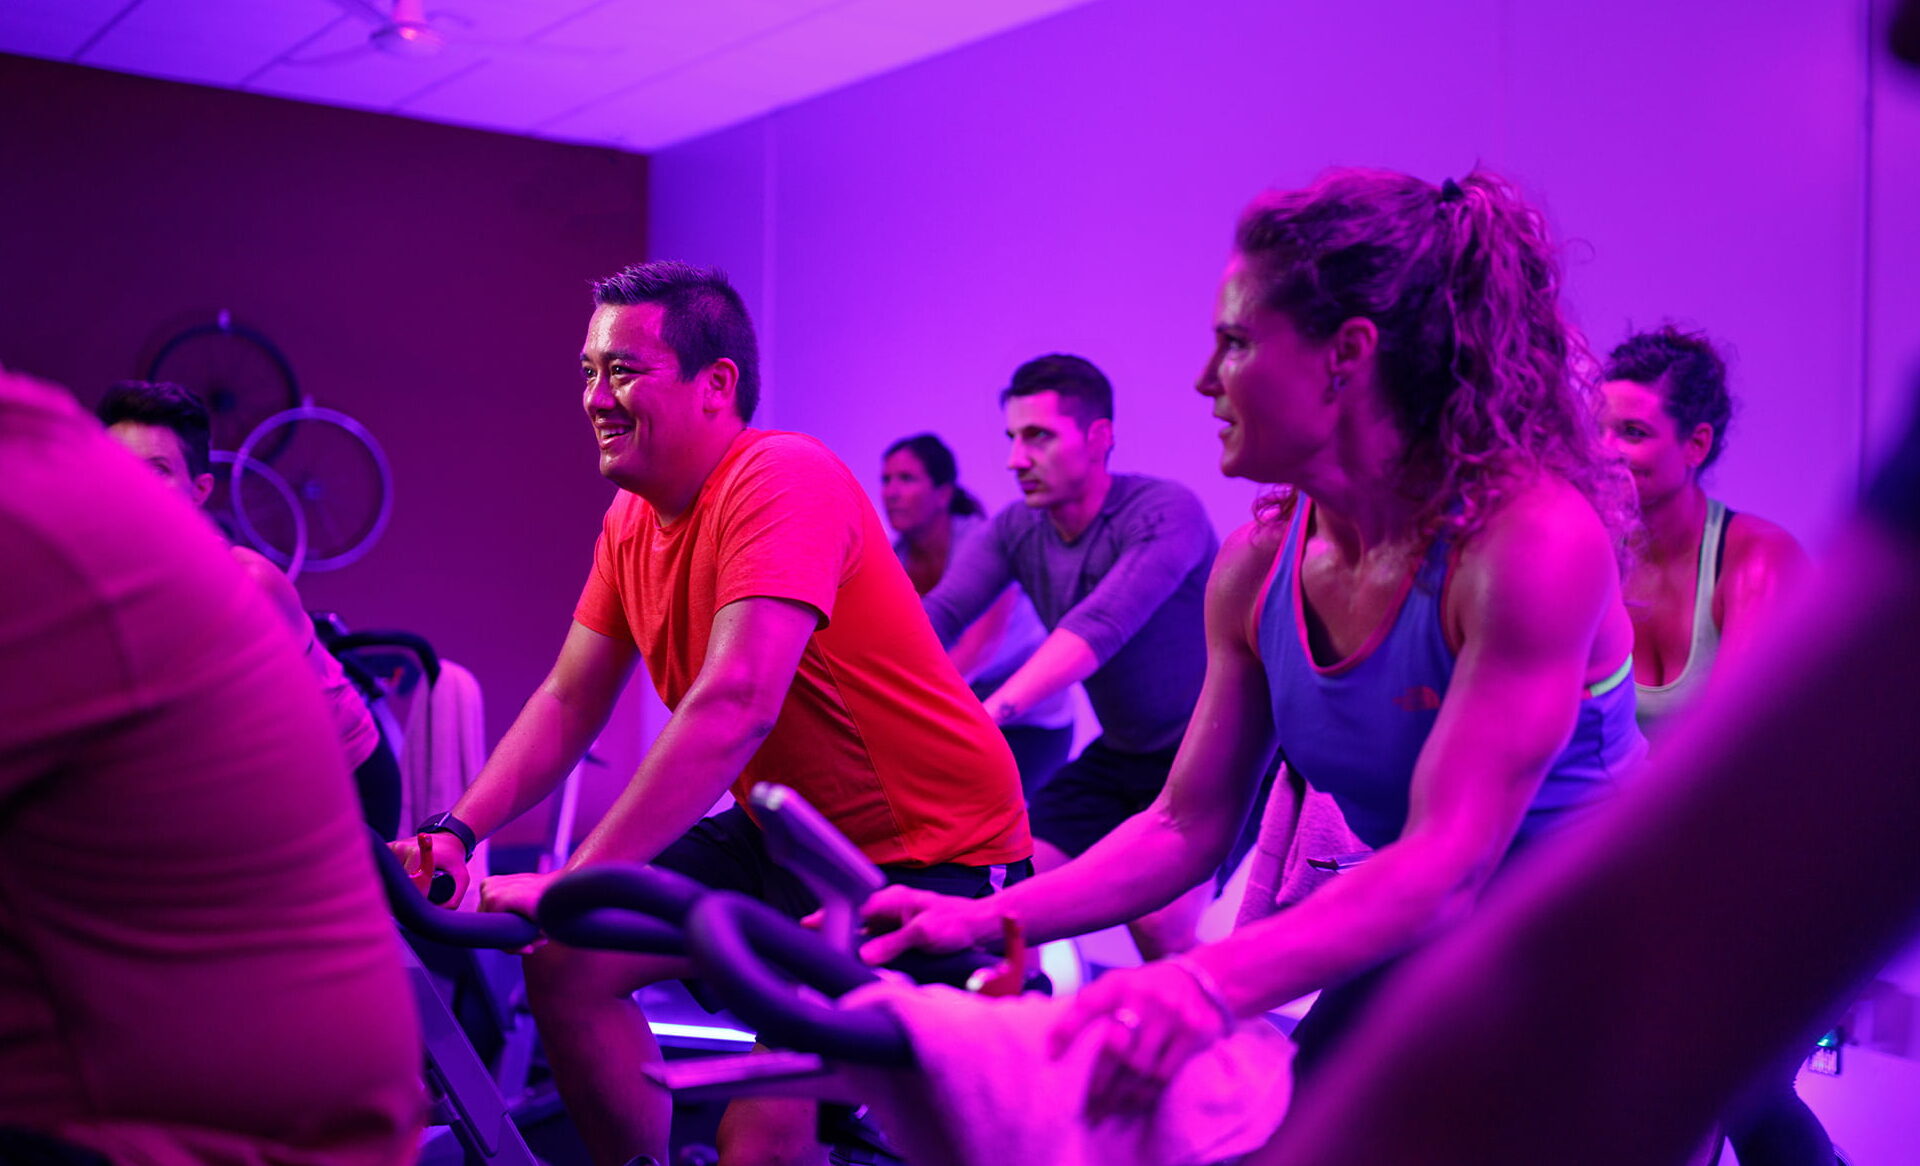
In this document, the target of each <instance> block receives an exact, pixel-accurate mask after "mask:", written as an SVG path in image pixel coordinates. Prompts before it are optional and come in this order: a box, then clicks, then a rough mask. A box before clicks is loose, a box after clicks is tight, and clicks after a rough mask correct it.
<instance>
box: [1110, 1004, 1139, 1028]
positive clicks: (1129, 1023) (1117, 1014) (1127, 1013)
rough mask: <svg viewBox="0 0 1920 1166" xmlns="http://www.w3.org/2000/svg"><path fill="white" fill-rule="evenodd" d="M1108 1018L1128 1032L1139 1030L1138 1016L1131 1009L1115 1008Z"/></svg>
mask: <svg viewBox="0 0 1920 1166" xmlns="http://www.w3.org/2000/svg"><path fill="white" fill-rule="evenodd" d="M1108 1017H1109V1019H1111V1020H1112V1021H1113V1022H1114V1023H1115V1024H1117V1025H1119V1026H1120V1027H1121V1028H1124V1029H1126V1030H1127V1031H1128V1032H1136V1031H1138V1030H1139V1028H1140V1014H1139V1013H1138V1012H1135V1011H1134V1010H1133V1009H1131V1008H1116V1009H1114V1010H1113V1011H1112V1012H1111V1013H1109V1014H1108Z"/></svg>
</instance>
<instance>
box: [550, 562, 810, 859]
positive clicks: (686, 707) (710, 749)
mask: <svg viewBox="0 0 1920 1166" xmlns="http://www.w3.org/2000/svg"><path fill="white" fill-rule="evenodd" d="M819 626H820V613H819V612H817V611H815V610H814V609H813V608H811V607H808V606H807V605H805V604H802V603H796V602H793V601H791V600H786V599H767V598H753V599H742V600H737V601H735V602H733V603H729V604H727V605H726V606H725V607H723V608H721V609H720V610H719V612H718V613H716V614H715V616H714V620H713V634H712V637H711V638H710V639H709V640H708V642H707V657H706V661H705V663H703V664H702V665H701V667H700V675H699V676H698V677H696V678H695V679H694V682H693V687H691V688H689V689H688V690H687V695H686V697H685V698H684V699H682V700H681V702H680V704H679V707H677V708H676V709H674V712H673V716H672V717H671V718H669V719H668V721H667V727H666V728H665V729H663V730H661V733H660V737H659V739H658V740H656V741H655V742H654V744H653V748H651V749H649V750H648V751H647V756H646V758H645V759H644V760H642V761H641V763H640V768H639V769H637V770H636V771H634V775H633V778H632V779H631V780H630V781H628V782H627V787H626V789H624V790H622V791H621V793H620V796H619V798H618V799H616V800H615V801H614V803H613V807H612V808H611V809H609V810H608V811H607V814H606V817H604V818H602V819H601V820H600V824H599V825H597V826H595V827H594V828H593V831H592V833H590V834H588V835H587V837H586V839H585V840H584V841H583V842H581V844H580V847H579V849H578V850H576V851H574V854H573V858H572V859H571V860H570V861H569V862H568V863H567V867H568V869H570V870H571V869H575V868H578V867H581V866H584V865H587V864H589V863H594V862H604V861H613V860H618V861H629V862H646V861H648V860H650V859H652V858H653V857H654V856H655V855H656V854H658V853H659V852H660V851H661V850H663V849H665V848H666V846H667V844H668V843H670V842H672V841H673V840H674V839H676V838H678V837H679V836H680V835H682V834H684V833H686V832H687V830H688V829H689V828H691V827H692V826H693V824H694V823H695V822H697V821H699V820H700V817H701V816H702V815H703V814H705V813H706V812H707V810H708V809H709V808H711V807H712V805H713V803H714V801H715V800H716V799H717V798H719V796H720V794H721V792H722V791H724V790H725V789H726V788H727V786H728V785H729V784H730V783H731V782H732V781H733V780H734V779H735V778H737V777H739V776H740V771H741V769H743V768H745V766H746V764H747V761H748V760H749V759H750V758H752V756H753V754H754V751H755V750H757V749H759V748H760V743H761V742H762V741H764V740H766V738H767V734H769V733H771V732H772V731H773V726H774V722H775V721H776V720H777V719H778V718H779V716H780V707H781V705H782V704H784V703H785V701H786V698H787V690H788V688H790V687H791V686H792V684H793V676H794V672H795V671H796V670H797V669H798V668H799V666H800V656H801V654H802V653H803V652H805V651H806V647H807V641H808V639H809V638H811V637H812V635H813V633H814V631H815V630H816V629H817V628H818V627H819Z"/></svg>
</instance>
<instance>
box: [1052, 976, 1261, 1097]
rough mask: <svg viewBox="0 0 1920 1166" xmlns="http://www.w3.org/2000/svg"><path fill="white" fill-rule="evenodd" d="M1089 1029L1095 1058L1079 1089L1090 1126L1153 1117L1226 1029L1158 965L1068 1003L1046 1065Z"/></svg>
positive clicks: (1186, 985) (1189, 985)
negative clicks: (1171, 1087) (1185, 1070)
mask: <svg viewBox="0 0 1920 1166" xmlns="http://www.w3.org/2000/svg"><path fill="white" fill-rule="evenodd" d="M1089 1028H1092V1029H1096V1030H1097V1031H1098V1036H1097V1039H1098V1040H1099V1041H1100V1052H1099V1054H1098V1055H1097V1056H1096V1058H1095V1059H1094V1063H1093V1075H1092V1077H1091V1078H1090V1079H1089V1080H1088V1082H1087V1108H1086V1116H1087V1119H1088V1120H1089V1121H1090V1122H1094V1123H1096V1124H1097V1123H1099V1122H1101V1121H1104V1120H1106V1119H1107V1118H1109V1117H1113V1116H1117V1115H1121V1114H1146V1113H1151V1112H1153V1109H1154V1107H1155V1106H1157V1105H1159V1104H1160V1097H1161V1095H1162V1094H1163V1093H1164V1092H1165V1091H1166V1088H1167V1085H1168V1083H1169V1082H1171V1081H1172V1080H1173V1078H1174V1076H1175V1075H1176V1074H1178V1073H1179V1072H1180V1070H1181V1068H1182V1067H1183V1066H1185V1065H1186V1063H1187V1062H1188V1061H1189V1060H1191V1059H1193V1057H1194V1056H1195V1055H1196V1054H1198V1053H1200V1052H1201V1051H1202V1050H1204V1049H1206V1048H1207V1047H1208V1046H1209V1045H1211V1044H1213V1043H1214V1042H1215V1041H1217V1040H1219V1039H1221V1038H1222V1037H1224V1036H1226V1035H1227V1033H1228V1029H1229V1025H1228V1024H1227V1023H1226V1019H1225V1017H1223V1016H1222V1014H1221V1011H1220V1008H1219V1007H1218V1006H1217V1005H1216V1004H1215V1003H1214V1002H1213V1001H1212V1000H1210V999H1208V997H1207V995H1206V992H1205V990H1204V989H1202V988H1201V987H1200V986H1199V984H1198V982H1197V981H1196V980H1195V979H1194V977H1193V974H1192V973H1190V972H1187V971H1185V970H1183V969H1181V968H1180V967H1179V966H1178V965H1177V964H1174V963H1168V962H1166V961H1164V960H1163V961H1161V962H1159V963H1153V964H1148V965H1146V966H1145V967H1139V968H1127V969H1124V970H1122V971H1116V972H1108V973H1107V974H1106V975H1104V976H1101V977H1100V978H1099V979H1098V980H1095V981H1094V982H1093V983H1091V984H1089V985H1087V987H1085V988H1083V989H1082V990H1081V991H1080V992H1079V994H1077V995H1076V996H1074V998H1073V1002H1072V1004H1070V1005H1069V1006H1068V1007H1067V1010H1066V1012H1065V1013H1064V1014H1063V1015H1062V1016H1061V1017H1060V1019H1059V1020H1058V1021H1056V1022H1055V1023H1054V1026H1053V1031H1052V1032H1050V1033H1049V1034H1048V1046H1049V1049H1050V1051H1051V1052H1052V1054H1053V1056H1054V1059H1056V1060H1058V1059H1059V1058H1060V1057H1062V1056H1064V1055H1065V1054H1066V1052H1067V1050H1068V1049H1069V1048H1071V1047H1072V1046H1073V1045H1074V1043H1075V1042H1077V1041H1078V1040H1079V1039H1080V1036H1081V1034H1082V1033H1083V1032H1085V1031H1086V1030H1087V1029H1089Z"/></svg>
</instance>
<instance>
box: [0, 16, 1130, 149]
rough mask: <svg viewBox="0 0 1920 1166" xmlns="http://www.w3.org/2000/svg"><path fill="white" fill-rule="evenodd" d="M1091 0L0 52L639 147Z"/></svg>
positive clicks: (492, 20)
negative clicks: (407, 36)
mask: <svg viewBox="0 0 1920 1166" xmlns="http://www.w3.org/2000/svg"><path fill="white" fill-rule="evenodd" d="M1089 2H1092V0H428V13H429V16H430V18H431V19H432V20H433V21H434V22H435V26H436V27H437V28H438V29H439V30H440V31H441V32H442V33H443V35H444V36H445V37H446V40H447V43H446V46H445V48H444V49H443V50H442V51H441V52H440V53H438V54H436V55H434V56H431V57H427V58H410V57H404V56H398V55H392V54H389V53H386V52H382V51H380V50H378V49H376V48H374V47H373V45H372V43H371V42H370V40H369V38H370V36H371V34H372V33H373V32H374V31H375V30H376V29H377V28H379V27H380V26H381V23H382V18H381V13H382V12H383V11H386V10H387V9H388V6H389V4H390V3H391V0H0V52H16V53H25V54H28V55H33V56H46V57H54V58H56V59H66V58H71V57H73V56H74V54H75V53H77V52H79V50H80V49H81V48H83V47H84V48H85V49H86V51H85V52H84V53H82V54H81V57H80V59H81V60H82V61H83V63H85V64H88V65H95V66H99V67H103V68H112V69H120V70H123V71H126V72H132V73H143V74H148V75H154V76H162V77H169V78H174V79H178V80H184V81H192V82H197V83H200V84H209V85H222V86H229V87H238V88H244V89H247V90H251V91H257V92H264V93H273V94H278V95H281V96H286V97H294V98H299V99H301V100H306V101H317V102H322V103H327V104H335V105H345V106H351V107H354V108H360V109H377V110H385V111H388V112H395V113H403V114H407V115H411V116H416V117H426V118H432V119H434V120H441V121H453V122H459V123H461V124H465V125H474V126H480V127H483V128H487V129H495V130H501V131H505V132H508V133H527V134H533V135H536V136H541V137H556V138H561V139H563V140H568V141H587V142H599V143H602V144H607V145H615V146H621V147H624V148H627V149H640V150H644V149H651V148H655V147H658V146H661V145H666V144H670V143H672V142H677V141H681V140H684V139H686V138H689V137H693V136H697V135H699V134H702V133H707V132H709V131H712V130H717V129H721V128H724V127H725V126H727V125H730V124H733V123H735V122H738V121H742V120H745V119H748V118H751V117H754V116H757V115H760V114H763V113H766V112H768V111H770V110H772V109H775V108H778V107H779V106H781V105H785V104H789V103H791V102H794V101H799V100H802V99H805V98H808V97H812V96H815V95H817V94H820V93H825V92H827V91H829V90H831V89H835V88H838V87H839V86H842V85H846V84H850V83H852V82H854V81H858V80H861V79H863V78H866V77H871V76H874V75H876V74H879V73H883V72H887V71H889V70H891V69H895V68H898V67H900V66H903V65H906V64H909V63H911V62H912V61H915V60H919V59H923V58H925V57H928V56H932V55H934V54H937V53H940V52H943V51H946V50H948V49H951V48H956V47H958V46H960V45H962V44H965V43H967V42H969V41H972V40H977V39H980V38H981V37H984V36H988V35H992V34H994V33H998V32H1002V31H1005V30H1006V29H1009V28H1012V27H1014V26H1016V25H1018V24H1021V23H1024V22H1026V21H1028V20H1033V19H1038V18H1040V17H1042V16H1047V15H1051V14H1053V13H1056V12H1059V11H1062V10H1064V9H1067V8H1073V7H1077V6H1079V5H1080V4H1083V3H1089ZM442 4H444V5H445V7H444V8H443V7H441V5H442Z"/></svg>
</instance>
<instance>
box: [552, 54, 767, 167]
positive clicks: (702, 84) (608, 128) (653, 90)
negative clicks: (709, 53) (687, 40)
mask: <svg viewBox="0 0 1920 1166" xmlns="http://www.w3.org/2000/svg"><path fill="white" fill-rule="evenodd" d="M774 104H777V103H776V102H775V101H773V100H772V99H771V98H769V97H768V95H767V93H766V92H765V91H764V90H762V89H758V88H752V87H746V86H741V85H738V84H737V83H735V82H734V81H733V80H732V79H731V78H729V77H726V76H722V75H721V74H720V73H718V72H716V71H714V70H712V69H711V68H710V67H707V66H697V67H695V68H694V69H692V70H689V71H688V72H687V73H685V74H681V75H679V76H676V77H675V78H673V79H672V81H671V82H669V83H663V84H659V85H651V86H648V87H647V88H646V89H643V90H640V91H637V92H634V93H629V94H626V95H624V96H621V97H617V98H614V99H612V100H609V101H606V102H602V103H600V104H597V105H594V106H592V107H591V108H589V109H586V110H582V111H581V112H579V113H577V114H572V115H570V116H568V117H565V118H562V119H560V120H558V121H555V122H553V123H550V124H547V125H544V126H542V127H541V131H540V132H541V133H542V134H543V135H546V136H552V137H558V138H564V139H566V140H568V141H576V142H589V141H590V142H604V143H606V144H608V145H614V146H619V147H621V148H623V149H628V150H638V151H642V152H645V151H648V150H653V149H657V148H659V147H661V146H665V145H669V144H671V143H673V142H678V141H684V140H686V139H687V138H691V137H697V136H699V135H700V134H703V133H707V132H708V131H710V130H714V129H718V128H720V127H721V126H725V125H731V124H733V123H735V122H739V121H745V120H747V119H748V118H752V117H755V116H758V115H759V114H761V113H764V112H766V111H767V110H768V109H769V108H770V107H771V106H773V105H774Z"/></svg>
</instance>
